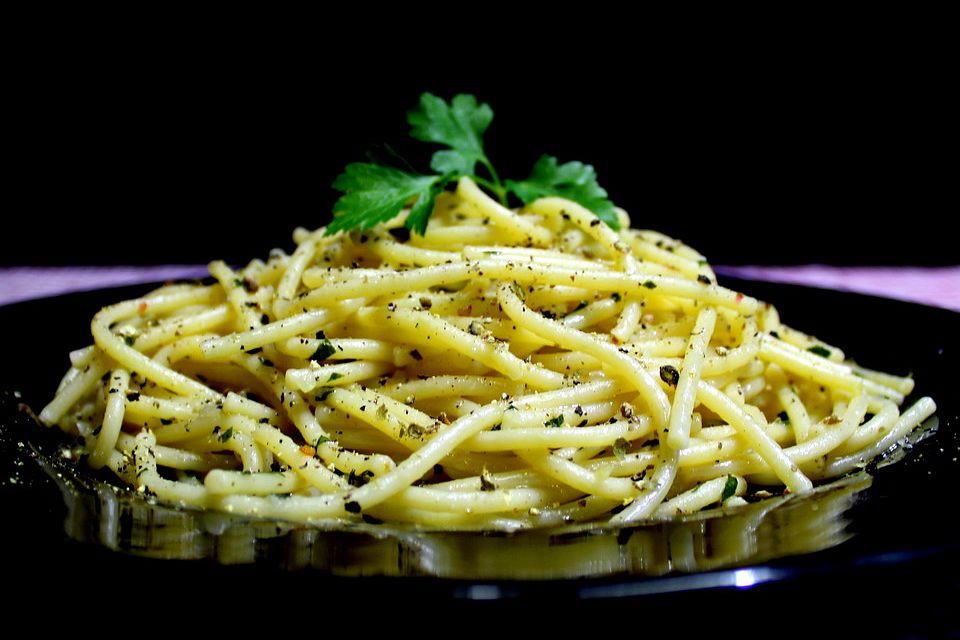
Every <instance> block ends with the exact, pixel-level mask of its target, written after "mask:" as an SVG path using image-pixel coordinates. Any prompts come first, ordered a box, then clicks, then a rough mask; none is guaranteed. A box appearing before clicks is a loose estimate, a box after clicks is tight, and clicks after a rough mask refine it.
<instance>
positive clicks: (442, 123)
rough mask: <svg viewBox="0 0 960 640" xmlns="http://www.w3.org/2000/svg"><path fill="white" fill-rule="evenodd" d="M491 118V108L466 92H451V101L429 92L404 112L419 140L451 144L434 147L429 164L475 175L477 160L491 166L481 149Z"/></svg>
mask: <svg viewBox="0 0 960 640" xmlns="http://www.w3.org/2000/svg"><path fill="white" fill-rule="evenodd" d="M492 121H493V109H491V108H490V105H488V104H486V103H482V104H478V103H477V98H476V97H475V96H472V95H469V94H460V95H458V96H454V98H453V100H451V101H450V104H447V103H446V102H445V101H444V100H443V98H439V97H437V96H435V95H433V94H431V93H424V94H423V95H422V96H420V105H419V107H417V108H416V109H413V110H411V111H410V112H409V113H407V122H408V123H409V124H410V126H411V127H412V128H411V129H410V135H411V136H412V137H413V138H415V139H416V140H420V141H422V142H435V143H437V144H442V145H446V146H448V147H450V149H447V150H442V151H437V152H435V153H434V154H433V157H432V158H431V160H430V168H431V169H433V170H434V171H436V172H438V173H441V174H451V173H455V174H458V175H467V176H471V175H474V171H475V168H476V166H477V163H478V162H480V163H482V164H483V165H484V166H485V167H487V168H488V169H490V161H489V160H487V156H486V154H485V153H484V152H483V133H484V132H485V131H486V130H487V127H489V126H490V123H491V122H492Z"/></svg>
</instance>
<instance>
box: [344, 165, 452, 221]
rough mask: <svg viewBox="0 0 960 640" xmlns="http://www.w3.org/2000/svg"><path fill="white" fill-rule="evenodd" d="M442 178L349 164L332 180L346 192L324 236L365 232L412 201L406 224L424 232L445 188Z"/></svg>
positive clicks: (390, 217) (377, 166)
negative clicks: (348, 231)
mask: <svg viewBox="0 0 960 640" xmlns="http://www.w3.org/2000/svg"><path fill="white" fill-rule="evenodd" d="M441 178H442V176H421V175H416V174H412V173H407V172H406V171H401V170H399V169H394V168H393V167H384V166H381V165H377V164H369V163H365V162H354V163H351V164H348V165H347V168H346V170H345V171H344V172H343V173H341V174H340V175H339V176H338V177H337V179H336V181H334V183H333V188H334V189H337V190H338V191H342V192H343V195H342V196H341V197H340V199H339V200H337V203H336V205H335V206H334V212H335V213H334V218H333V221H332V222H331V223H330V224H329V225H328V226H327V229H326V231H325V235H331V234H334V233H336V232H338V231H347V230H350V229H354V228H358V229H360V230H361V231H365V230H367V229H369V228H371V227H374V226H376V225H378V224H380V223H381V222H386V221H388V220H391V219H393V218H394V217H396V216H397V215H398V214H399V213H400V211H401V210H402V209H403V207H404V206H406V205H407V203H408V202H410V201H411V200H413V201H414V203H413V206H412V208H411V210H410V214H409V216H408V217H407V221H406V226H407V228H409V229H413V230H414V231H418V232H419V233H421V234H423V232H424V230H425V229H426V227H427V220H428V219H429V217H430V214H431V213H432V212H433V204H434V201H435V200H436V198H437V195H438V194H439V193H440V189H441V188H442V185H441V184H440V181H441Z"/></svg>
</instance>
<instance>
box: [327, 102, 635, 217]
mask: <svg viewBox="0 0 960 640" xmlns="http://www.w3.org/2000/svg"><path fill="white" fill-rule="evenodd" d="M492 121H493V109H491V108H490V105H488V104H486V103H479V102H477V98H476V97H475V96H472V95H469V94H460V95H457V96H454V98H453V99H452V100H451V101H450V102H449V103H447V102H446V101H444V100H443V98H439V97H437V96H435V95H432V94H430V93H424V94H423V95H421V96H420V104H419V105H418V106H417V107H416V108H415V109H413V110H411V111H410V112H409V113H407V122H408V123H409V124H410V127H411V129H410V136H411V137H413V138H414V139H416V140H420V141H421V142H430V143H434V144H439V145H442V146H444V147H446V148H445V149H441V150H439V151H436V152H434V154H433V156H432V157H431V160H430V168H431V169H433V171H435V172H436V173H435V174H433V175H422V174H418V173H414V172H412V171H406V170H402V169H396V168H394V167H388V166H384V165H381V164H374V163H367V162H355V163H351V164H349V165H347V167H346V169H345V170H344V172H343V173H342V174H340V176H338V177H337V179H336V180H335V181H334V183H333V188H334V189H336V190H337V191H341V192H343V195H342V196H341V197H340V199H339V200H337V203H336V205H335V206H334V218H333V221H332V222H331V223H330V224H329V225H328V226H327V229H326V232H325V233H326V234H327V235H330V234H333V233H336V232H338V231H349V230H351V229H360V230H361V231H364V230H366V229H370V228H371V227H374V226H376V225H377V224H380V223H382V222H387V221H388V220H391V219H393V218H394V217H396V216H397V215H399V214H400V212H401V211H402V210H403V209H404V207H407V206H409V207H410V212H409V214H408V215H407V219H406V221H405V222H404V226H405V227H406V228H408V229H410V230H411V231H414V232H416V233H419V234H420V235H423V234H424V232H425V231H426V229H427V222H428V221H429V219H430V216H431V215H432V214H433V207H434V203H435V201H436V198H437V196H438V195H439V194H440V192H441V191H442V190H443V189H444V188H445V187H446V186H447V185H448V184H450V183H453V182H456V181H457V180H459V179H460V178H462V177H470V178H472V179H473V180H474V181H475V182H477V184H479V185H481V186H483V187H484V188H486V189H487V190H488V191H490V192H491V193H493V194H494V196H495V197H496V198H497V199H498V200H499V201H500V202H501V204H503V205H504V206H506V205H507V204H508V199H509V194H511V193H512V194H513V195H514V196H516V197H517V198H518V199H519V200H520V201H521V202H523V203H524V204H528V203H530V202H532V201H534V200H536V199H537V198H542V197H546V196H560V197H563V198H567V199H569V200H573V201H574V202H577V203H579V204H581V205H583V206H584V207H586V208H587V209H589V210H590V211H592V212H593V213H594V215H596V216H597V217H598V218H599V219H600V220H603V221H604V222H606V223H607V224H608V225H610V226H611V227H612V228H613V229H619V228H620V223H619V220H618V218H617V214H616V211H615V210H614V207H613V203H612V202H611V201H610V200H609V198H608V197H607V192H606V191H605V190H604V189H603V187H601V186H600V184H599V183H598V182H597V174H596V171H595V170H594V168H593V167H592V166H590V165H588V164H583V163H582V162H567V163H565V164H560V163H559V161H558V160H557V159H556V158H555V157H553V156H548V155H543V156H541V157H540V159H539V160H537V162H536V164H534V166H533V170H532V171H531V173H530V176H529V177H528V178H526V179H525V180H520V181H515V180H506V181H502V180H501V179H500V176H499V175H497V171H496V169H494V166H493V163H492V162H490V159H489V158H488V157H487V155H486V152H485V151H484V147H483V134H484V133H485V132H486V130H487V128H488V127H489V126H490V123H491V122H492ZM477 165H479V166H480V168H481V169H482V173H480V172H478V170H477V169H478V166H477Z"/></svg>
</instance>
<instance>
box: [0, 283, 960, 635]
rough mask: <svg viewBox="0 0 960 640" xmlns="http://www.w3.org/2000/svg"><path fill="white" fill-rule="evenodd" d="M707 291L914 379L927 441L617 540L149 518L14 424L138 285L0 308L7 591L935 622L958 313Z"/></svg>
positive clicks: (146, 510)
mask: <svg viewBox="0 0 960 640" xmlns="http://www.w3.org/2000/svg"><path fill="white" fill-rule="evenodd" d="M723 284H725V285H727V286H730V287H733V288H736V289H739V290H742V291H744V292H746V293H748V294H751V295H754V296H757V297H759V298H761V299H763V300H768V301H770V302H773V303H774V304H776V305H777V307H778V308H779V309H780V312H781V317H782V318H783V320H784V321H785V322H786V323H787V324H790V325H792V326H794V327H796V328H799V329H802V330H804V331H807V332H809V333H813V334H815V335H817V336H818V337H820V338H821V339H823V340H825V341H827V342H833V343H835V344H837V345H838V346H840V347H842V348H843V349H844V350H845V352H846V353H847V354H848V355H849V356H854V357H857V358H858V360H859V362H860V363H861V364H863V365H865V366H868V367H873V368H879V369H883V370H886V371H890V372H895V373H904V374H905V373H913V375H914V377H915V378H916V380H917V393H915V394H914V397H916V396H918V395H921V394H922V395H930V396H933V397H934V399H935V400H936V401H937V403H938V406H939V408H938V411H937V414H936V420H935V421H930V422H929V424H928V425H927V426H928V427H931V426H933V427H935V428H936V432H935V433H934V434H933V436H932V437H927V438H925V439H922V440H920V441H918V442H917V443H916V444H914V445H913V446H912V447H910V448H909V450H906V451H904V452H902V453H905V455H904V456H903V459H901V460H900V461H898V462H896V463H895V464H889V465H885V466H881V467H880V468H876V469H871V470H870V474H869V476H866V477H862V476H860V477H854V478H850V479H848V480H846V481H845V482H843V483H841V484H840V485H838V486H835V487H833V488H831V489H829V490H827V491H824V492H822V493H819V494H817V495H815V496H813V497H808V498H801V499H794V500H792V501H787V502H786V503H784V504H782V505H780V506H778V507H777V508H776V509H773V510H772V511H769V512H767V511H766V510H765V509H760V508H757V509H754V510H753V511H747V512H745V513H741V514H739V515H736V516H731V515H727V516H720V515H718V516H716V517H707V518H701V517H698V518H693V519H689V520H685V521H676V522H671V523H668V524H660V525H656V526H646V527H638V528H636V529H632V530H623V531H616V530H602V529H601V530H588V531H578V530H567V531H563V532H532V533H530V532H527V533H522V534H518V535H497V536H491V535H483V534H476V533H459V534H458V533H446V534H444V533H426V534H424V533H418V532H415V531H411V530H409V529H394V528H389V527H383V526H380V527H377V526H369V527H360V528H354V529H349V530H339V531H318V530H304V529H303V528H291V527H285V526H283V525H279V526H277V525H274V524H264V523H250V522H248V521H236V520H230V519H229V518H221V517H212V516H205V515H203V514H195V513H190V512H183V511H178V510H173V509H164V508H150V507H149V506H148V505H145V504H144V503H143V502H142V501H141V500H139V498H137V497H136V496H133V497H132V498H131V497H130V496H129V495H126V494H125V493H124V492H122V491H120V492H118V491H116V490H115V489H113V488H112V487H110V485H109V484H107V483H101V482H83V481H82V479H83V477H84V476H83V475H81V476H78V477H75V476H74V474H73V473H72V468H71V467H70V466H69V465H65V466H64V465H62V464H61V462H60V461H59V460H58V456H57V455H56V454H55V451H56V448H55V441H54V440H52V439H51V437H50V436H54V437H55V436H56V435H57V434H54V433H52V432H49V431H46V430H42V429H40V428H39V427H38V426H36V424H34V423H33V422H32V421H31V420H30V418H29V417H28V416H27V414H26V413H24V412H23V411H22V410H20V409H21V408H20V407H19V405H20V403H25V404H27V405H29V406H32V407H33V408H35V409H37V410H38V411H39V407H42V405H43V403H44V402H45V401H46V400H47V399H48V398H49V397H50V396H51V394H52V391H53V389H54V388H55V387H56V384H57V382H58V380H59V378H60V376H61V375H62V373H63V372H64V371H65V369H66V367H67V364H68V361H67V352H68V351H69V350H70V349H74V348H77V347H81V346H84V345H86V344H88V343H89V333H88V327H89V325H88V319H89V318H90V317H92V315H93V313H94V312H95V311H96V310H97V309H99V308H100V307H101V306H103V305H105V304H109V303H111V302H114V301H117V300H120V299H125V298H129V297H134V296H136V295H138V294H141V293H143V292H145V291H147V290H148V289H149V288H150V287H144V286H137V287H124V288H119V289H106V290H101V291H94V292H86V293H80V294H72V295H67V296H61V297H57V298H49V299H44V300H37V301H32V302H26V303H21V304H16V305H11V306H7V307H0V327H2V328H4V329H5V330H6V335H7V336H8V337H9V338H8V339H9V340H10V343H9V344H8V345H7V348H6V351H5V358H6V362H5V363H4V366H3V367H2V368H0V370H2V372H3V373H2V374H0V389H3V390H5V392H4V393H3V394H2V400H0V453H2V457H0V465H2V475H0V500H2V504H3V505H4V516H3V520H2V523H3V524H2V525H0V529H2V533H0V544H2V549H4V554H5V559H6V560H7V563H8V564H7V566H8V567H13V568H14V570H15V571H18V573H17V575H19V576H20V578H21V580H29V579H32V578H36V579H37V580H43V581H44V582H46V581H49V580H50V579H51V578H53V579H59V578H62V577H72V576H78V575H83V576H87V579H89V577H90V576H93V577H94V578H97V577H99V579H101V580H103V581H112V580H113V579H114V578H113V576H120V575H124V576H137V575H139V576H150V580H151V581H154V580H165V579H174V578H175V579H177V580H180V581H183V580H191V581H204V582H208V583H209V582H211V581H215V582H218V583H220V584H232V583H233V581H235V580H241V581H253V580H256V582H257V583H261V582H262V581H263V580H264V579H266V582H263V583H264V584H276V583H277V582H278V581H280V582H282V583H283V584H285V585H291V584H302V585H306V584H309V585H310V587H311V588H314V589H316V588H321V589H322V590H323V592H324V593H325V594H326V597H327V598H328V599H329V598H333V597H335V596H336V597H338V598H340V600H341V601H343V602H346V601H350V600H351V599H352V598H354V597H367V596H370V595H371V594H373V595H375V596H377V597H378V598H380V599H382V598H388V599H398V598H399V599H404V600H406V599H407V598H410V597H414V595H416V597H417V598H430V599H433V600H436V599H438V598H440V599H444V600H446V601H448V602H450V603H454V604H460V605H464V604H467V603H470V602H476V601H477V600H488V599H494V600H498V601H499V602H500V603H501V604H503V603H507V604H510V603H518V602H526V601H528V600H529V599H530V598H532V597H541V596H547V597H549V598H552V599H558V598H561V599H565V598H576V599H578V600H580V601H581V603H594V604H602V605H603V606H605V607H609V608H611V610H616V608H617V607H618V606H619V605H620V604H622V603H624V602H625V601H627V600H632V599H641V600H643V601H644V602H649V603H654V602H656V603H657V606H660V607H665V609H663V610H664V611H669V610H671V608H672V607H677V606H680V604H683V606H688V605H689V604H690V603H694V602H699V603H700V606H705V605H706V606H709V607H711V608H712V609H713V610H717V611H719V610H720V609H722V608H723V607H725V606H727V605H725V604H723V603H725V602H737V603H742V602H743V601H742V600H740V599H739V598H741V597H742V594H743V593H744V590H743V588H744V587H752V588H751V589H749V593H750V594H751V597H752V598H753V599H754V601H756V600H757V599H759V598H763V599H764V600H765V601H770V602H779V601H780V599H781V598H782V599H785V600H791V599H796V598H803V599H809V598H813V597H815V598H816V600H817V601H818V602H820V603H821V605H822V604H823V603H824V602H840V600H839V599H841V598H842V599H846V598H849V597H852V596H856V598H857V599H858V600H859V599H860V598H861V597H864V596H869V597H874V598H884V599H887V598H888V597H889V595H890V591H891V590H896V591H897V593H898V594H899V596H898V597H899V598H900V601H899V602H900V604H899V605H897V606H907V603H911V602H912V603H913V604H912V606H914V607H915V608H916V607H922V608H923V611H925V612H926V613H927V614H930V613H933V614H934V618H933V619H936V620H939V619H940V618H941V617H942V616H945V617H947V618H950V614H949V612H948V610H947V609H946V606H947V605H946V602H947V599H946V597H945V596H944V594H951V593H956V592H957V585H958V581H957V578H956V577H955V576H956V569H957V568H958V562H957V560H958V557H960V553H958V552H960V545H958V536H957V533H956V531H955V529H954V525H953V518H954V513H953V507H954V506H955V504H956V498H955V497H954V496H955V495H956V494H955V492H956V491H957V490H958V489H960V483H958V480H957V477H958V476H957V473H958V471H960V463H958V461H957V459H958V456H960V441H958V436H957V433H956V426H957V424H958V421H960V419H958V416H960V403H958V399H957V392H956V388H955V379H956V371H957V367H958V366H960V343H958V337H957V335H958V334H957V329H958V328H960V326H958V320H960V315H958V314H955V313H952V312H949V311H944V310H941V309H935V308H932V307H925V306H919V305H913V304H908V303H903V302H898V301H894V300H889V299H883V298H875V297H869V296H862V295H856V294H850V293H841V292H836V291H828V290H820V289H812V288H805V287H798V286H792V285H774V284H769V283H760V282H753V281H740V280H734V279H725V280H724V281H723ZM14 392H16V395H14ZM908 402H909V400H908ZM68 507H69V508H68ZM68 533H69V535H68ZM738 536H739V537H738ZM171 540H172V541H173V542H171ZM108 547H109V548H108ZM146 556H167V557H168V558H170V557H172V558H176V559H157V558H156V557H146ZM187 558H192V559H187ZM905 581H906V582H905ZM907 583H909V584H910V585H911V586H910V588H909V589H907V590H904V585H905V584H907ZM814 594H816V595H815V596H814ZM731 598H732V599H733V600H730V599H731ZM831 598H832V599H833V600H830V599H831ZM471 606H476V605H471ZM738 606H739V605H738Z"/></svg>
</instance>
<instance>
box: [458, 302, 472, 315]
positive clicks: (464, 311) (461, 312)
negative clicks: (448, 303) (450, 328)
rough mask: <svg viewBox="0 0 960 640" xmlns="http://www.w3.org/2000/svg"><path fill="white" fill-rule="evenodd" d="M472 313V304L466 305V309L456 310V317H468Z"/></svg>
mask: <svg viewBox="0 0 960 640" xmlns="http://www.w3.org/2000/svg"><path fill="white" fill-rule="evenodd" d="M472 313H473V305H472V304H468V305H467V306H466V307H463V308H460V309H457V315H458V316H469V315H470V314H472Z"/></svg>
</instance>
